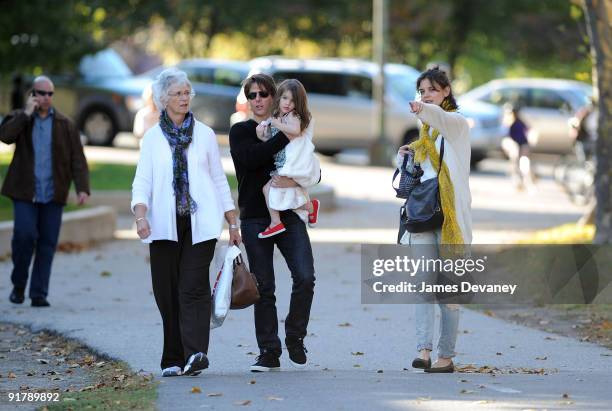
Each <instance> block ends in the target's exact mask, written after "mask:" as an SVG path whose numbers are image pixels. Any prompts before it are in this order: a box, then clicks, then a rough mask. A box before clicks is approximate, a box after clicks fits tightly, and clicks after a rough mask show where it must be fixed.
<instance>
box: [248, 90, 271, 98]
mask: <svg viewBox="0 0 612 411" xmlns="http://www.w3.org/2000/svg"><path fill="white" fill-rule="evenodd" d="M257 94H259V97H261V98H266V97H268V96H269V95H270V93H268V92H267V91H253V92H251V93H249V94H247V96H246V97H247V98H248V99H249V100H255V99H256V98H257Z"/></svg>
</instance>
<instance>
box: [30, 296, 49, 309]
mask: <svg viewBox="0 0 612 411" xmlns="http://www.w3.org/2000/svg"><path fill="white" fill-rule="evenodd" d="M50 306H51V304H49V301H47V299H46V298H45V297H34V298H32V307H50Z"/></svg>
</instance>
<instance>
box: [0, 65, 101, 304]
mask: <svg viewBox="0 0 612 411" xmlns="http://www.w3.org/2000/svg"><path fill="white" fill-rule="evenodd" d="M53 92H54V86H53V83H52V82H51V80H50V79H49V78H48V77H45V76H39V77H36V78H35V79H34V83H33V87H32V91H31V92H30V93H29V94H28V99H27V101H26V105H25V109H23V110H15V111H13V112H11V113H10V114H9V115H7V116H6V117H5V118H4V119H3V121H2V124H0V141H2V142H3V143H6V144H15V152H14V154H13V159H12V161H11V165H10V166H9V168H8V171H7V173H6V178H5V179H4V183H3V185H2V195H5V196H7V197H9V198H10V199H11V200H12V201H13V213H14V225H13V227H14V228H13V239H12V242H11V247H12V260H13V271H12V274H11V281H12V282H13V291H12V292H11V295H10V297H9V299H10V301H11V302H12V303H15V304H21V303H23V301H24V296H25V288H26V285H27V282H28V274H29V267H30V262H31V261H32V256H33V255H35V257H34V264H33V265H32V279H31V281H30V292H29V296H30V299H31V300H32V306H33V307H48V306H49V302H48V301H47V294H48V291H49V278H50V276H51V264H52V262H53V256H54V255H55V249H56V246H57V240H58V237H59V232H60V226H61V223H62V211H63V208H64V205H65V204H66V200H67V198H68V190H69V189H70V183H71V182H72V181H74V185H75V187H76V191H77V196H78V203H79V205H82V204H84V203H85V202H86V201H87V199H88V197H89V170H88V168H87V161H86V160H85V154H84V153H83V146H82V145H81V139H80V135H79V131H78V129H77V128H76V127H75V125H74V124H73V123H72V121H70V120H69V119H68V118H67V117H66V116H64V115H62V114H61V113H59V112H58V111H57V110H55V109H54V108H53V104H52V103H53Z"/></svg>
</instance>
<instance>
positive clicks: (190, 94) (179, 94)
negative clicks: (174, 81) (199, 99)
mask: <svg viewBox="0 0 612 411" xmlns="http://www.w3.org/2000/svg"><path fill="white" fill-rule="evenodd" d="M168 95H169V96H170V97H173V98H174V97H176V98H181V97H189V98H194V97H195V91H193V90H189V91H177V92H176V93H168Z"/></svg>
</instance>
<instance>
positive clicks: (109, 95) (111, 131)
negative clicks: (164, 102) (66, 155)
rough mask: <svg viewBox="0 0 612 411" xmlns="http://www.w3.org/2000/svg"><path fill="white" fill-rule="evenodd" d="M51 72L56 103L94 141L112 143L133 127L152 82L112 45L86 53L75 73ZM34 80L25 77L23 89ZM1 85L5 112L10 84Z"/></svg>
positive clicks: (1, 108) (0, 97)
mask: <svg viewBox="0 0 612 411" xmlns="http://www.w3.org/2000/svg"><path fill="white" fill-rule="evenodd" d="M48 76H49V77H50V78H51V79H52V80H53V83H54V84H55V95H54V96H53V104H54V105H55V107H57V109H58V110H59V111H61V112H62V113H64V114H66V115H67V116H69V117H70V118H72V120H74V122H75V123H76V124H77V125H78V126H79V128H80V130H81V131H82V132H83V134H85V135H86V136H87V141H88V143H89V144H93V145H110V144H112V142H113V139H114V138H115V135H116V134H117V133H119V132H120V131H129V132H131V131H132V126H133V123H134V115H135V114H136V112H137V111H138V110H139V109H140V107H141V106H142V97H141V95H142V91H143V90H144V88H145V86H146V85H147V83H148V82H149V80H148V79H142V78H139V77H135V76H134V75H133V74H132V71H131V70H130V69H129V67H128V66H127V65H126V64H125V62H124V61H123V59H122V58H121V57H120V56H119V54H118V53H117V52H116V51H114V50H112V49H106V50H102V51H100V52H98V53H96V54H93V55H88V56H85V57H83V58H82V59H81V62H80V63H79V66H78V68H77V69H76V71H75V73H71V74H62V75H53V74H48ZM32 80H33V77H32V76H29V77H27V78H26V79H25V81H24V84H25V86H24V90H23V91H24V93H25V92H26V91H27V90H29V88H30V87H31V84H32ZM1 88H2V92H0V112H1V113H6V112H8V111H9V110H10V105H9V98H8V96H9V93H10V88H11V87H10V85H2V87H1ZM24 98H25V97H24ZM1 113H0V116H1V115H2V114H1Z"/></svg>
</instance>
